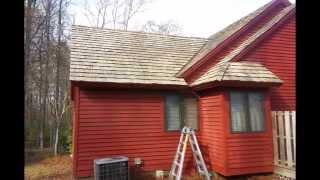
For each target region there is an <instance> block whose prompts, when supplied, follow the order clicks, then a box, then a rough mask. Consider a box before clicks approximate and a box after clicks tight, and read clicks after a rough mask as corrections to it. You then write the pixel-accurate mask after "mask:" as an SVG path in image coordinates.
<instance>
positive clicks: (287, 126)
mask: <svg viewBox="0 0 320 180" xmlns="http://www.w3.org/2000/svg"><path fill="white" fill-rule="evenodd" d="M272 121H273V122H272V123H273V144H274V165H275V169H274V172H275V173H276V174H279V175H281V176H284V177H287V178H291V179H295V177H296V173H295V169H296V112H295V111H273V112H272Z"/></svg>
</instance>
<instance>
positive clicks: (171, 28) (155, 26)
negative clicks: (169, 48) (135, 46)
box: [142, 20, 182, 35]
mask: <svg viewBox="0 0 320 180" xmlns="http://www.w3.org/2000/svg"><path fill="white" fill-rule="evenodd" d="M142 31H145V32H154V33H161V34H165V35H168V34H171V35H178V34H180V33H181V31H182V28H181V26H180V25H179V24H178V23H176V22H174V21H173V20H168V21H166V22H164V23H156V22H155V21H151V20H150V21H148V22H147V23H146V24H145V25H144V26H143V27H142Z"/></svg>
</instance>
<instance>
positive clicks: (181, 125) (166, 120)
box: [163, 93, 184, 132]
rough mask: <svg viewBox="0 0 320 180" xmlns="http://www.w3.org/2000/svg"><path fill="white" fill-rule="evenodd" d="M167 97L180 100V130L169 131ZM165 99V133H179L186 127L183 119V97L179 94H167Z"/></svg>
mask: <svg viewBox="0 0 320 180" xmlns="http://www.w3.org/2000/svg"><path fill="white" fill-rule="evenodd" d="M167 96H177V97H178V99H179V110H180V111H179V113H180V119H179V121H180V129H176V130H169V129H168V118H167V117H168V115H167V111H166V104H167V102H166V101H167V98H166V97H167ZM163 99H164V101H163V102H164V103H163V107H164V109H163V110H164V128H165V131H166V132H177V131H179V132H180V131H181V129H182V128H183V126H184V120H183V119H184V118H183V97H182V96H181V95H180V94H179V93H167V94H165V95H164V96H163Z"/></svg>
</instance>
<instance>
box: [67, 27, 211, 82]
mask: <svg viewBox="0 0 320 180" xmlns="http://www.w3.org/2000/svg"><path fill="white" fill-rule="evenodd" d="M206 42H207V40H206V39H204V38H194V37H181V36H170V35H161V34H155V33H142V32H132V31H119V30H110V29H98V28H91V27H85V26H73V27H72V37H71V63H70V80H74V81H89V82H113V83H142V84H168V85H186V82H185V81H184V79H183V78H177V77H175V74H176V73H177V72H178V70H179V69H180V68H181V67H182V66H183V65H184V64H185V63H187V61H188V60H189V59H190V58H191V57H193V56H194V55H195V54H196V53H197V52H198V51H199V49H200V48H201V47H202V46H203V45H204V44H205V43H206Z"/></svg>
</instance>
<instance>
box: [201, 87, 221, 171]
mask: <svg viewBox="0 0 320 180" xmlns="http://www.w3.org/2000/svg"><path fill="white" fill-rule="evenodd" d="M222 104H223V94H222V92H219V91H217V92H214V91H212V92H210V91H209V92H204V93H201V97H200V101H199V107H200V138H199V139H200V148H201V151H202V153H203V156H204V159H205V161H206V164H207V166H208V169H209V170H214V171H216V172H218V173H221V174H225V172H226V143H225V128H224V124H225V123H224V121H225V117H224V113H223V112H224V111H223V106H222Z"/></svg>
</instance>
